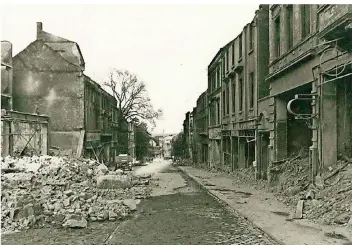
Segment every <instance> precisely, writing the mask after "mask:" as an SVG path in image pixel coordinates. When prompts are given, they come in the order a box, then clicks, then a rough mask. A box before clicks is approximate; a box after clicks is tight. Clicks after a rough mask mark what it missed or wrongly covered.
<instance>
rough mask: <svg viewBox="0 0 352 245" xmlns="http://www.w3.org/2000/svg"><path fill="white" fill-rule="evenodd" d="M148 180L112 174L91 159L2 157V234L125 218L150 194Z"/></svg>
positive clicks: (76, 225)
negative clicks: (32, 228)
mask: <svg viewBox="0 0 352 245" xmlns="http://www.w3.org/2000/svg"><path fill="white" fill-rule="evenodd" d="M148 177H149V176H146V177H136V176H133V175H132V174H131V173H128V174H127V173H124V172H123V171H122V170H116V171H109V170H108V168H107V167H106V166H105V165H104V164H100V163H98V162H97V161H95V160H90V159H73V158H68V157H56V156H39V157H38V156H32V157H22V158H12V157H5V158H2V159H1V184H2V192H1V230H2V232H7V231H16V230H21V229H28V228H30V227H44V226H47V225H54V226H64V227H72V228H74V227H81V228H83V227H86V226H87V223H88V221H92V222H94V221H105V220H110V221H113V220H116V219H121V218H123V217H125V216H127V215H128V214H129V213H130V212H131V211H134V210H136V205H137V204H138V203H139V201H140V200H139V199H142V198H146V197H147V196H148V195H149V194H150V187H149V186H148V184H149V179H148Z"/></svg>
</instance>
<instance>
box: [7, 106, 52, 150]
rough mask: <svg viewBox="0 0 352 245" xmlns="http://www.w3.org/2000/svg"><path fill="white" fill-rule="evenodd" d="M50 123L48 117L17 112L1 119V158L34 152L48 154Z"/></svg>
mask: <svg viewBox="0 0 352 245" xmlns="http://www.w3.org/2000/svg"><path fill="white" fill-rule="evenodd" d="M48 123H49V118H48V117H46V116H39V115H32V114H27V113H21V112H16V111H10V112H7V114H6V115H5V116H3V117H2V118H1V156H2V157H4V156H7V155H20V154H21V153H25V152H26V151H27V152H29V151H30V152H32V153H34V154H36V155H47V154H48Z"/></svg>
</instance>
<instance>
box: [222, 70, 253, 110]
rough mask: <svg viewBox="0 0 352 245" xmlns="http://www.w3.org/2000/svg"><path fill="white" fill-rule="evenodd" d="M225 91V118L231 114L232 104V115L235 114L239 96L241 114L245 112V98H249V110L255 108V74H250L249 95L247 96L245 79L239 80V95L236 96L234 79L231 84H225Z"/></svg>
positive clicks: (223, 108) (223, 100)
mask: <svg viewBox="0 0 352 245" xmlns="http://www.w3.org/2000/svg"><path fill="white" fill-rule="evenodd" d="M224 86H225V89H224V90H223V92H222V104H223V106H222V110H223V111H222V114H223V116H225V115H229V114H230V104H231V105H232V113H235V110H236V96H238V102H239V104H238V110H239V111H240V112H241V111H242V110H243V105H244V103H245V101H244V98H245V97H248V98H249V108H250V109H252V108H253V107H254V100H255V94H254V93H255V81H254V72H251V73H250V74H249V81H248V93H247V96H245V94H246V93H245V91H244V89H245V87H244V83H243V78H242V77H241V78H238V91H237V92H238V93H237V94H236V80H235V79H233V80H232V81H231V82H229V83H227V84H224Z"/></svg>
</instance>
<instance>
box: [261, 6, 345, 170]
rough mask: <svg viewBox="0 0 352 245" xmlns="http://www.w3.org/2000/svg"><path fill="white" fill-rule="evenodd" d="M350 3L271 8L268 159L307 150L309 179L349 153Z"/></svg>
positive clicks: (275, 158) (268, 79) (272, 159)
mask: <svg viewBox="0 0 352 245" xmlns="http://www.w3.org/2000/svg"><path fill="white" fill-rule="evenodd" d="M351 14H352V5H335V4H331V5H330V4H323V5H318V4H314V5H276V4H275V5H271V6H270V13H269V16H270V17H269V26H270V31H269V35H270V40H269V47H270V67H269V75H268V76H267V78H266V80H267V82H269V83H270V88H271V90H270V97H271V98H272V102H271V103H270V107H273V108H272V109H270V110H271V111H274V115H275V117H274V121H275V122H274V124H273V125H271V128H270V141H271V142H270V145H271V146H272V153H271V154H270V156H271V158H270V161H275V160H280V159H284V158H286V157H288V156H289V155H290V154H292V153H294V152H297V151H298V150H299V149H300V148H302V147H305V148H307V149H308V148H309V153H310V154H309V155H310V161H311V166H312V177H314V176H315V175H317V174H318V173H319V172H321V171H323V170H324V168H327V167H328V166H330V165H333V164H335V163H336V161H337V156H338V154H345V155H349V156H351V154H352V99H351V98H352V96H351V95H352V87H351V86H352V83H351V79H352V76H351V74H352V73H351V63H352V53H351V47H352V46H351V44H352V42H351V38H352V36H351V34H352V28H351V26H352V19H351Z"/></svg>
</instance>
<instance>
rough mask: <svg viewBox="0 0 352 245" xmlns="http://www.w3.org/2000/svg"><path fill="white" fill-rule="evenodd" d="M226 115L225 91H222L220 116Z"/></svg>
mask: <svg viewBox="0 0 352 245" xmlns="http://www.w3.org/2000/svg"><path fill="white" fill-rule="evenodd" d="M225 113H226V93H225V90H224V91H222V116H225Z"/></svg>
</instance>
